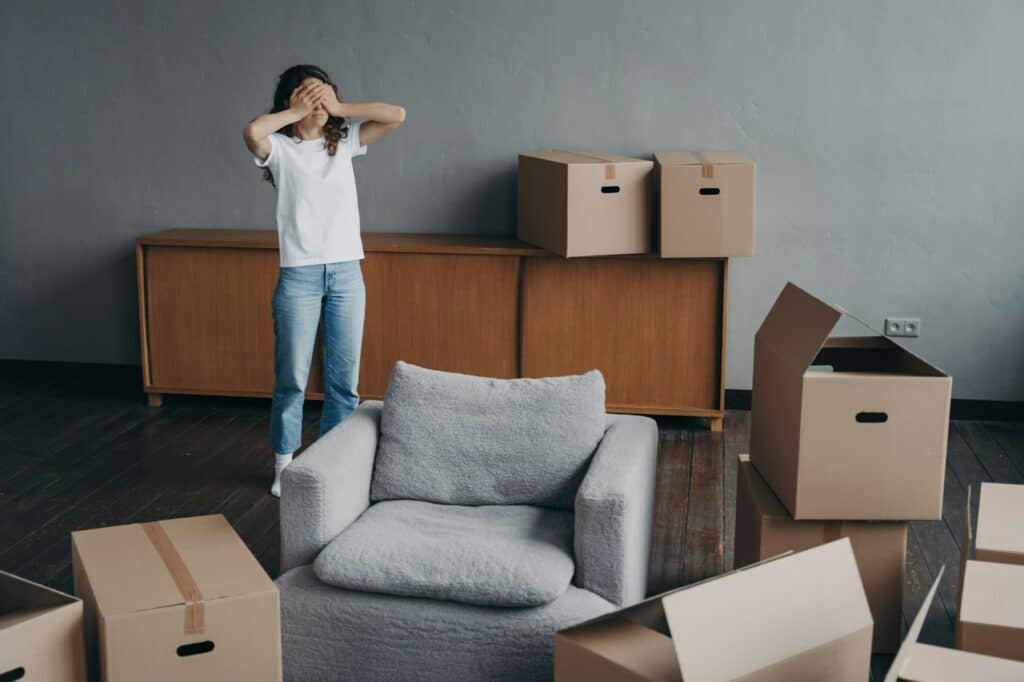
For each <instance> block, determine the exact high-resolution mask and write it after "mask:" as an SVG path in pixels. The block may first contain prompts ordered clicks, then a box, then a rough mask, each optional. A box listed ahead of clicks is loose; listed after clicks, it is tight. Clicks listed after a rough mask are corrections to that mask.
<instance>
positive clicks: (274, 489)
mask: <svg viewBox="0 0 1024 682" xmlns="http://www.w3.org/2000/svg"><path fill="white" fill-rule="evenodd" d="M291 463H292V453H290V452H289V453H288V454H287V455H279V454H277V453H276V452H275V453H274V484H273V485H272V486H270V494H271V495H273V496H274V497H281V472H282V471H284V470H285V467H287V466H288V465H289V464H291Z"/></svg>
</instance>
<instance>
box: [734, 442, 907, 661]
mask: <svg viewBox="0 0 1024 682" xmlns="http://www.w3.org/2000/svg"><path fill="white" fill-rule="evenodd" d="M739 458H740V462H739V467H738V471H737V477H736V535H735V537H736V554H735V565H736V568H742V567H743V566H748V565H750V564H754V563H757V562H759V561H763V560H765V559H767V558H769V557H773V556H778V555H779V554H782V553H783V552H787V551H794V552H799V551H801V550H805V549H810V548H812V547H817V546H818V545H822V544H824V543H826V542H831V541H833V540H837V539H839V538H849V539H850V544H851V545H852V546H853V555H854V557H855V558H856V560H857V568H858V570H859V571H860V579H861V582H862V583H863V584H864V592H865V593H866V594H867V598H868V607H869V608H870V609H871V616H872V619H873V620H874V622H875V628H874V640H873V642H872V651H874V652H875V653H890V654H891V653H895V652H896V650H897V649H899V646H900V626H901V625H902V624H903V610H902V605H903V568H904V566H905V565H906V562H907V523H906V522H905V521H902V522H900V521H797V520H795V519H794V518H793V517H792V516H790V515H789V512H787V511H786V508H785V507H783V506H782V503H781V502H779V498H777V497H776V496H775V493H773V492H772V491H771V489H770V488H769V487H768V485H767V484H766V483H765V482H764V479H763V478H761V475H760V474H759V473H757V470H756V469H755V468H754V466H753V465H752V464H751V463H750V457H749V456H748V455H740V456H739Z"/></svg>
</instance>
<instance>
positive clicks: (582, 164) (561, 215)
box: [519, 150, 654, 257]
mask: <svg viewBox="0 0 1024 682" xmlns="http://www.w3.org/2000/svg"><path fill="white" fill-rule="evenodd" d="M653 167H654V163H653V162H651V161H645V160H643V159H633V158H630V157H628V156H617V155H615V154H598V153H594V152H569V151H563V150H551V151H541V152H534V153H532V154H520V155H519V239H521V240H523V241H524V242H529V243H530V244H536V245H537V246H540V247H541V248H544V249H547V250H548V251H551V252H553V253H557V254H559V255H561V256H567V257H574V256H610V255H616V254H631V253H647V252H648V251H650V250H651V223H650V219H651V218H650V212H651V198H650V196H651V189H650V175H651V171H652V169H653Z"/></svg>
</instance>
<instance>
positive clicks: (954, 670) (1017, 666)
mask: <svg viewBox="0 0 1024 682" xmlns="http://www.w3.org/2000/svg"><path fill="white" fill-rule="evenodd" d="M944 571H945V567H943V568H941V569H939V575H938V576H937V577H936V578H935V582H933V583H932V587H931V589H930V590H929V591H928V595H927V596H926V597H925V599H924V602H923V603H922V604H921V608H920V609H918V611H917V616H915V617H914V621H913V622H912V623H911V624H910V628H909V629H908V630H907V636H906V638H905V639H904V640H903V645H902V646H901V647H900V650H899V651H898V652H897V654H896V656H895V658H893V662H892V665H891V666H890V667H889V672H888V674H886V676H885V682H896V680H907V682H964V681H965V680H985V682H1019V680H1024V663H1021V662H1019V661H1011V660H1007V659H1004V658H996V657H993V656H985V655H982V654H976V653H971V652H968V651H959V650H957V649H946V648H944V647H938V646H932V645H930V644H921V643H920V642H918V641H917V638H918V637H919V636H920V634H921V627H922V626H923V625H924V620H925V617H926V616H927V615H928V609H929V608H930V607H931V604H932V600H934V599H935V592H936V591H937V590H938V588H939V582H940V581H941V580H942V574H943V572H944Z"/></svg>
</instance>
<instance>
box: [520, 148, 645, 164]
mask: <svg viewBox="0 0 1024 682" xmlns="http://www.w3.org/2000/svg"><path fill="white" fill-rule="evenodd" d="M522 156H530V157H535V158H538V159H544V160H545V161H554V162H556V163H565V164H572V163H594V164H609V163H648V164H650V163H652V162H651V161H646V160H644V159H636V158H633V157H631V156H620V155H618V154H605V153H599V152H574V151H569V150H568V149H548V150H544V151H539V152H531V153H529V154H523V155H522Z"/></svg>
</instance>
